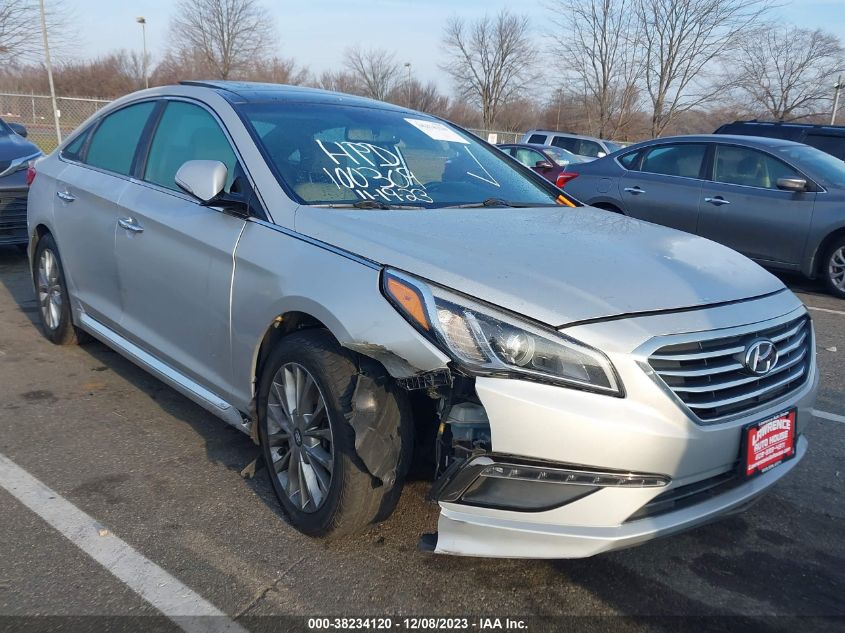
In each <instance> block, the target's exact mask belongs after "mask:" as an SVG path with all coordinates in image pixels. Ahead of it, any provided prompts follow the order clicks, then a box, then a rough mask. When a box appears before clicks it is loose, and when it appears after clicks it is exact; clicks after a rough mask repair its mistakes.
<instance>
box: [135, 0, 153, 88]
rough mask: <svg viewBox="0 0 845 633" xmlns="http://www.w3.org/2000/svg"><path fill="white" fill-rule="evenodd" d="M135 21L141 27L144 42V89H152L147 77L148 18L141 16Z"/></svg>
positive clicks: (142, 61) (142, 62)
mask: <svg viewBox="0 0 845 633" xmlns="http://www.w3.org/2000/svg"><path fill="white" fill-rule="evenodd" d="M135 21H136V22H137V23H138V24H140V25H141V38H143V40H144V58H143V59H142V60H141V64H142V67H143V69H144V88H149V87H150V80H149V78H148V77H147V18H145V17H143V16H140V17H137V18H135Z"/></svg>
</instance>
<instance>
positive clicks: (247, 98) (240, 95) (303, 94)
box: [179, 80, 417, 114]
mask: <svg viewBox="0 0 845 633" xmlns="http://www.w3.org/2000/svg"><path fill="white" fill-rule="evenodd" d="M179 85H181V86H196V87H200V88H211V89H212V90H216V91H218V92H219V93H220V94H221V95H222V96H223V97H224V98H226V100H228V101H229V102H230V103H267V102H272V101H290V102H300V103H303V102H308V103H329V104H340V103H342V104H344V105H358V106H365V107H369V108H381V109H383V110H396V111H399V112H408V113H414V114H417V113H416V112H415V111H414V110H409V109H408V108H403V107H401V106H397V105H394V104H391V103H385V102H383V101H376V100H375V99H368V98H366V97H359V96H356V95H350V94H346V93H343V92H333V91H331V90H321V89H320V88H306V87H304V86H291V85H288V84H271V83H259V82H253V81H221V80H203V81H180V82H179Z"/></svg>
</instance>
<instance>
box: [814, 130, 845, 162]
mask: <svg viewBox="0 0 845 633" xmlns="http://www.w3.org/2000/svg"><path fill="white" fill-rule="evenodd" d="M804 143H806V144H807V145H809V146H811V147H815V148H816V149H820V150H821V151H823V152H827V153H828V154H830V155H831V156H836V158H841V159H842V160H845V136H828V135H826V134H813V133H810V134H807V138H805V139H804Z"/></svg>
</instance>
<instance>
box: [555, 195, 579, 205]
mask: <svg viewBox="0 0 845 633" xmlns="http://www.w3.org/2000/svg"><path fill="white" fill-rule="evenodd" d="M557 203H558V204H561V205H563V206H565V207H574V206H575V205H574V204H573V203H572V202H571V201H570V200H569V198H567V197H566V196H564V195H563V194H561V195H559V196H558V197H557Z"/></svg>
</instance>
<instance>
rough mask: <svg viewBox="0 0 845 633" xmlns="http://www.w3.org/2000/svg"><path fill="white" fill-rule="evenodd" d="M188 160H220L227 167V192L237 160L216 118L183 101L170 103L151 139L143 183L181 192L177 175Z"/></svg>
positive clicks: (203, 109)
mask: <svg viewBox="0 0 845 633" xmlns="http://www.w3.org/2000/svg"><path fill="white" fill-rule="evenodd" d="M189 160H219V161H220V162H221V163H223V164H224V165H226V169H227V170H228V172H229V173H228V178H227V182H226V191H229V189H230V187H231V185H232V181H233V180H234V177H235V165H236V164H237V159H236V158H235V152H234V150H233V149H232V146H231V144H230V143H229V139H228V138H226V135H225V134H224V133H223V130H222V129H221V128H220V125H219V124H218V123H217V121H216V119H215V118H214V117H213V116H212V115H211V114H210V113H209V112H208V111H207V110H206V109H205V108H201V107H200V106H198V105H194V104H192V103H185V102H184V101H171V102H170V103H168V104H167V108H166V109H165V111H164V114H163V115H162V117H161V120H160V121H159V124H158V128H157V129H156V132H155V136H154V137H153V142H152V145H151V146H150V153H149V156H148V157H147V167H146V170H145V172H144V180H146V181H148V182H151V183H154V184H156V185H160V186H162V187H166V188H168V189H173V190H174V191H181V189H180V188H179V186H178V185H177V184H176V172H177V171H179V168H180V167H181V166H182V165H184V164H185V163H186V162H187V161H189Z"/></svg>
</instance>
